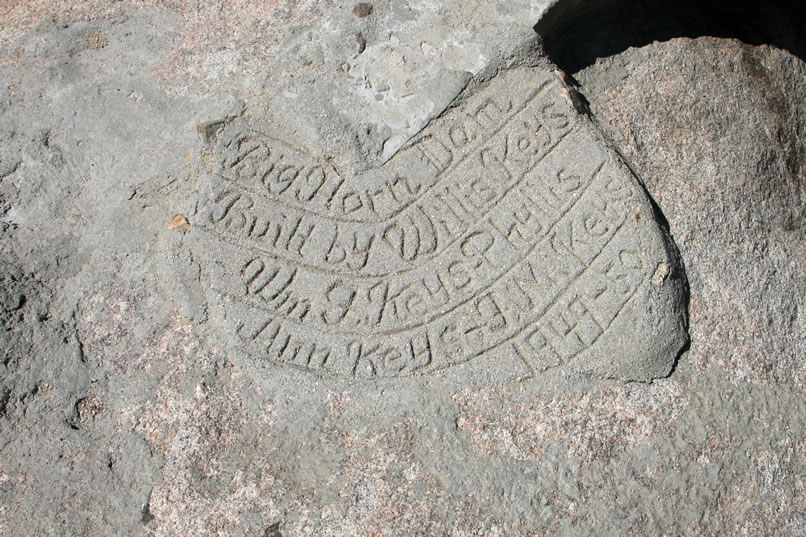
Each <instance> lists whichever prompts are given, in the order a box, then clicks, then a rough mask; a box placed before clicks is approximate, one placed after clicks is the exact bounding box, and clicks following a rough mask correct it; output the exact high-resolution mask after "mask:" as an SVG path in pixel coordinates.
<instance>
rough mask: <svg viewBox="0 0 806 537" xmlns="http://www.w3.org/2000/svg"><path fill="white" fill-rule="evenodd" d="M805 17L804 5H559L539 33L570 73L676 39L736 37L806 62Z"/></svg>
mask: <svg viewBox="0 0 806 537" xmlns="http://www.w3.org/2000/svg"><path fill="white" fill-rule="evenodd" d="M804 12H806V2H804V0H777V1H776V0H772V1H769V2H768V1H761V0H736V1H725V0H565V1H563V0H560V1H559V2H557V3H556V4H554V5H553V6H552V7H550V8H549V9H548V10H547V11H546V13H545V14H544V16H543V17H542V18H541V20H540V22H538V23H537V24H536V25H535V27H534V28H535V31H536V32H537V33H538V34H540V35H541V36H542V37H543V40H544V46H545V50H546V52H547V53H548V55H549V56H550V57H551V59H552V60H553V61H554V62H555V63H556V64H557V65H558V66H559V67H560V68H561V69H563V70H564V71H565V72H567V73H576V72H577V71H579V70H581V69H584V68H585V67H587V66H589V65H592V64H593V63H595V62H596V58H601V57H607V56H612V55H614V54H618V53H619V52H622V51H624V50H626V49H627V48H629V47H640V46H644V45H647V44H649V43H652V42H653V41H666V40H668V39H671V38H674V37H701V36H713V37H724V38H736V39H739V40H740V41H743V42H745V43H747V44H751V45H761V44H768V45H773V46H775V47H778V48H781V49H786V50H788V51H789V52H791V53H792V54H794V55H795V56H797V57H798V58H800V59H802V60H806V35H804V34H805V33H806V32H804V29H806V20H805V19H804Z"/></svg>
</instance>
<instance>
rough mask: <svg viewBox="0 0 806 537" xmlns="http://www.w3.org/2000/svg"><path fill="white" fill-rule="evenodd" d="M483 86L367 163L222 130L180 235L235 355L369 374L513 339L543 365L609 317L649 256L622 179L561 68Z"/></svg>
mask: <svg viewBox="0 0 806 537" xmlns="http://www.w3.org/2000/svg"><path fill="white" fill-rule="evenodd" d="M489 84H490V87H488V88H486V89H482V90H480V91H478V92H477V93H476V94H475V95H473V96H471V97H468V98H467V99H465V100H464V101H463V102H462V103H461V105H459V106H457V107H456V108H455V109H453V110H451V111H449V112H448V113H447V114H445V115H444V116H443V117H441V118H439V119H438V120H436V121H434V122H432V124H431V125H429V127H428V128H427V129H426V130H425V131H424V132H422V133H420V135H418V136H417V137H415V138H414V139H413V140H411V141H410V142H409V143H408V144H407V145H405V146H404V147H403V148H402V149H401V150H400V151H399V152H398V154H397V155H395V156H394V157H393V158H392V159H391V160H390V161H389V162H388V163H387V164H386V165H385V166H384V167H383V168H381V169H378V170H371V171H368V172H362V173H346V172H345V171H344V170H341V171H340V170H337V169H336V168H335V167H334V166H333V165H332V164H331V163H329V162H327V161H325V160H321V159H316V158H314V157H312V156H310V155H307V154H305V153H304V152H302V151H299V150H297V149H295V148H293V147H290V146H288V145H286V144H285V143H283V142H281V141H278V140H274V139H272V138H271V137H269V136H265V135H262V134H259V133H256V132H253V131H251V130H249V129H247V128H245V127H243V126H242V125H240V124H237V123H233V124H231V125H228V126H226V127H225V128H224V129H222V131H221V132H220V133H219V136H218V138H217V139H216V141H215V143H214V146H213V147H211V148H210V152H211V155H212V157H213V158H212V160H211V166H212V169H211V172H210V175H209V177H208V178H207V180H206V183H205V187H204V188H203V189H202V192H201V197H200V201H199V209H198V213H197V215H196V216H195V220H194V225H193V228H192V230H193V231H192V233H193V234H194V236H195V237H196V239H197V241H198V243H199V244H200V245H201V246H200V247H199V248H197V250H198V251H199V252H200V253H199V256H200V257H201V258H202V259H203V261H202V263H203V270H204V272H205V277H206V278H207V279H209V281H210V284H211V286H212V291H211V292H212V293H213V294H214V295H215V296H216V297H219V299H221V300H223V301H224V303H225V304H226V311H227V317H228V319H229V320H230V321H231V324H232V326H233V329H234V332H235V334H237V336H238V338H239V340H240V341H241V342H242V344H243V346H244V348H245V349H246V350H247V352H248V353H249V354H251V355H253V356H255V357H257V358H259V359H263V360H269V361H272V362H276V363H281V364H287V365H290V366H295V367H301V368H305V369H309V370H315V371H321V372H330V373H335V374H340V375H347V376H355V377H359V378H373V377H389V376H399V375H416V374H426V373H432V372H436V371H439V370H441V369H444V368H447V367H451V366H455V365H457V364H461V363H464V362H467V361H469V360H472V359H475V358H479V357H481V356H485V355H487V354H488V353H491V352H496V351H500V350H502V349H509V351H511V352H513V353H515V354H516V355H517V356H519V357H520V359H522V360H523V362H524V364H526V365H527V366H528V367H529V368H530V369H531V370H532V371H534V372H541V371H544V370H546V369H549V368H552V367H556V366H560V365H562V364H566V363H569V362H570V361H571V360H574V359H576V358H578V357H579V356H581V355H582V354H584V353H585V352H586V351H587V350H589V349H591V348H593V347H594V346H595V345H596V342H597V341H598V340H599V339H600V338H601V337H602V336H603V334H606V333H607V331H608V330H609V328H610V326H611V324H612V323H613V322H614V320H615V319H616V318H617V317H618V316H619V314H620V313H621V311H622V310H623V308H624V307H625V305H626V304H627V303H628V302H629V301H630V299H631V298H632V297H633V295H634V294H635V293H636V291H637V290H638V289H639V288H640V287H641V286H642V285H646V282H647V281H648V278H649V276H648V275H649V274H650V272H651V269H652V268H653V267H651V266H650V265H651V262H650V261H648V260H647V259H646V256H645V254H644V252H642V250H641V249H640V248H638V247H630V246H629V244H631V243H630V240H629V237H630V234H631V233H633V227H634V219H633V218H632V215H633V213H634V210H635V209H634V207H635V204H636V203H637V202H636V195H637V192H636V190H635V188H636V187H635V186H634V183H633V180H632V177H631V176H630V175H629V174H628V173H627V172H626V171H625V169H624V168H623V167H622V166H621V165H620V163H618V162H617V161H615V160H614V157H613V156H612V155H610V154H609V153H608V152H606V151H605V150H603V149H602V148H600V147H599V144H598V143H597V142H596V140H595V138H594V137H593V135H592V134H591V133H590V128H589V127H587V126H586V125H584V124H580V120H579V119H578V117H577V115H576V112H575V111H574V109H573V107H572V106H571V105H570V101H569V100H568V98H567V97H566V95H565V93H564V89H563V88H562V85H561V84H560V82H559V81H557V80H554V79H553V78H552V77H551V76H549V75H547V74H535V73H534V72H532V71H530V70H528V69H522V70H514V71H510V72H508V73H505V74H502V75H499V76H498V77H496V78H495V79H493V80H492V81H491V82H490V83H489ZM625 244H626V245H627V246H625Z"/></svg>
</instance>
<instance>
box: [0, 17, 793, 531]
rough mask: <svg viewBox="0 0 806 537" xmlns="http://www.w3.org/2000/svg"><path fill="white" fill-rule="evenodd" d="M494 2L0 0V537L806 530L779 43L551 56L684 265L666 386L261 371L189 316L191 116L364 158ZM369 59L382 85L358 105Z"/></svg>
mask: <svg viewBox="0 0 806 537" xmlns="http://www.w3.org/2000/svg"><path fill="white" fill-rule="evenodd" d="M506 4H507V5H506V6H505V7H500V6H499V4H498V3H491V2H464V3H461V4H459V3H458V2H457V3H456V4H451V5H450V6H447V5H445V4H444V5H443V7H442V8H440V6H436V5H435V3H431V2H417V3H410V4H405V5H404V4H398V3H395V7H392V6H391V5H390V3H386V2H373V8H372V10H371V11H369V13H368V14H367V16H365V17H359V16H358V15H356V14H354V8H355V3H349V4H339V5H329V4H328V5H325V4H322V5H319V4H314V3H310V4H308V3H295V2H288V3H282V4H281V3H279V2H278V3H268V4H264V5H267V6H269V10H270V11H269V12H263V11H260V10H258V9H255V7H254V5H253V4H252V3H249V4H247V3H243V4H241V3H238V4H234V7H233V8H232V9H231V10H227V8H226V7H222V4H220V3H215V4H213V3H206V2H194V3H185V2H172V3H165V2H158V3H157V2H155V3H152V4H148V3H145V2H115V3H110V2H86V3H77V4H73V3H66V2H65V3H53V2H47V3H46V2H17V3H14V4H10V3H7V4H4V5H3V6H2V7H0V17H2V21H3V24H2V25H1V26H2V30H0V32H1V33H2V40H0V48H2V53H1V54H0V82H1V84H0V88H2V92H0V142H1V143H0V233H2V234H1V235H0V258H1V259H2V263H0V267H2V274H0V285H2V288H0V289H1V290H2V297H1V298H0V357H2V365H1V366H0V368H2V369H0V534H3V535H35V534H43V535H111V534H119V535H142V534H146V535H159V536H169V535H171V536H173V535H233V536H235V535H244V536H246V535H268V536H271V537H277V536H278V535H282V536H285V537H288V536H303V535H304V536H307V535H318V536H327V535H332V536H340V535H372V536H383V535H389V536H391V535H395V536H399V535H434V536H444V535H454V536H470V535H485V536H488V535H489V536H491V535H501V536H504V535H506V536H509V535H533V536H537V535H624V534H633V535H647V536H654V535H663V534H667V535H675V534H684V535H742V534H747V535H764V534H769V535H803V534H804V533H806V483H804V478H803V476H804V475H806V468H804V464H805V463H804V461H805V460H806V456H805V454H804V450H806V441H805V439H804V434H803V431H804V430H805V429H806V423H804V422H805V421H806V418H805V416H806V404H804V402H805V400H806V397H805V396H804V390H803V358H802V357H803V354H804V353H803V340H802V338H801V337H799V335H800V334H801V333H803V328H804V326H803V323H804V321H803V315H802V309H803V303H804V297H803V292H804V291H803V284H802V282H801V281H800V280H799V279H798V278H797V276H798V269H799V263H802V260H803V259H804V258H805V257H804V255H803V241H804V238H803V213H802V207H803V206H802V203H803V171H802V169H801V168H799V163H800V162H802V160H803V159H802V156H803V139H804V137H803V127H802V121H803V119H802V118H803V117H804V114H803V112H802V111H800V112H796V110H797V107H798V106H802V104H801V103H803V102H804V101H806V100H805V99H804V98H803V93H804V87H803V79H804V76H803V72H804V66H803V63H802V61H800V60H798V59H797V58H794V57H792V56H791V55H789V54H788V53H786V52H784V51H779V50H774V49H770V48H764V47H762V48H748V47H745V46H743V45H740V44H737V43H734V42H728V43H726V42H723V41H713V40H698V41H680V40H675V41H671V42H669V43H663V44H657V45H653V46H652V47H649V48H647V49H641V50H631V51H627V52H625V53H624V54H622V55H620V56H618V57H614V58H611V59H610V60H607V61H605V62H602V63H599V64H597V65H595V66H593V67H591V68H590V69H589V70H588V71H587V72H586V73H582V74H579V75H578V78H579V79H580V80H581V81H583V82H584V91H585V92H586V93H587V95H588V98H589V100H590V101H591V103H593V108H594V110H595V111H596V114H597V117H598V119H599V120H600V121H602V122H603V123H604V121H605V118H609V121H610V123H611V124H612V127H609V128H610V131H609V132H611V134H612V137H613V139H614V140H615V141H616V142H617V143H618V144H620V145H621V147H622V150H623V151H624V152H625V153H626V154H627V155H628V158H629V159H630V160H631V161H632V163H633V166H634V168H635V169H636V171H637V172H638V174H639V176H641V177H643V178H644V179H645V180H646V182H647V183H648V184H649V186H650V189H651V191H652V192H653V194H654V195H655V197H656V198H657V200H659V204H660V207H661V209H662V210H663V211H664V213H665V214H666V217H667V218H668V219H669V223H670V229H671V231H672V233H673V236H674V238H675V239H676V240H677V241H678V243H679V244H680V245H681V250H682V254H683V260H684V262H685V265H686V271H687V273H688V275H689V278H690V279H691V282H692V292H691V319H692V324H691V328H690V329H691V334H692V341H691V349H690V351H689V352H687V353H685V354H683V355H682V357H681V358H680V361H679V363H678V366H677V368H676V369H675V370H674V371H673V372H672V374H671V376H670V377H669V378H667V379H661V380H657V381H655V382H653V383H651V384H642V383H623V382H618V381H601V380H598V381H597V380H593V381H590V382H583V383H575V384H573V385H568V384H561V383H557V384H551V385H543V386H541V385H537V384H534V383H533V384H529V385H523V389H522V390H521V389H519V386H518V385H517V384H515V385H514V386H515V387H516V388H518V389H513V384H493V383H491V384H490V385H486V386H482V387H478V384H476V385H474V386H473V387H467V388H464V387H461V386H456V385H454V386H452V387H446V386H445V385H440V384H439V383H433V384H431V383H428V382H426V383H425V384H424V385H422V384H420V385H414V384H413V381H411V380H406V379H392V380H386V381H383V380H379V381H370V382H374V383H376V384H375V385H374V388H373V389H371V390H370V389H356V387H355V384H354V381H351V380H350V379H341V380H339V379H335V380H334V379H329V380H328V379H325V378H324V377H323V378H322V379H319V380H318V381H314V382H309V381H308V380H303V379H308V378H309V377H308V376H304V375H308V374H307V373H304V374H303V373H299V372H295V371H293V370H288V369H283V368H275V369H273V370H271V372H272V374H270V375H267V374H266V373H267V369H266V368H265V367H257V366H256V365H255V364H254V361H250V360H246V359H242V358H241V357H238V356H235V355H233V354H232V353H231V351H230V349H229V348H228V344H227V339H226V338H224V337H221V336H220V333H219V332H220V331H218V330H214V329H213V328H212V325H213V324H215V323H214V321H212V319H214V318H215V317H214V316H215V311H213V309H212V308H210V309H208V308H205V307H204V306H203V305H204V304H205V303H206V300H204V299H203V298H202V299H197V297H198V296H199V295H197V294H194V293H195V291H194V288H193V285H195V284H194V282H198V281H199V279H200V278H201V277H202V273H201V272H200V270H199V260H197V259H195V258H194V257H193V254H192V250H189V249H187V248H185V247H183V245H184V243H185V241H186V240H188V237H190V236H191V235H192V234H193V233H194V232H195V231H194V229H193V225H194V222H193V219H194V217H193V216H192V214H191V210H192V209H193V208H194V207H195V205H196V199H197V198H196V196H195V192H196V190H197V188H198V186H199V185H198V184H197V182H196V177H197V176H196V175H195V174H196V172H197V170H198V168H199V164H198V163H199V162H202V163H203V162H204V159H203V155H200V154H197V153H194V151H196V149H194V148H198V147H199V144H200V142H199V132H198V131H197V125H198V124H200V123H203V122H206V121H209V120H211V119H223V118H235V117H237V116H240V115H242V114H243V112H244V111H245V110H246V109H245V102H246V101H249V102H251V103H261V104H260V105H259V106H261V111H262V113H263V114H264V115H263V116H262V117H274V120H273V121H274V123H275V124H280V125H287V128H286V131H285V132H281V131H279V130H278V131H277V132H272V133H271V135H272V136H274V137H280V138H282V139H284V140H287V141H292V142H294V145H295V147H298V148H300V149H302V150H304V151H305V152H307V153H310V154H313V155H316V156H317V157H321V156H322V155H328V153H329V152H331V151H332V148H333V147H342V148H346V149H344V151H343V152H337V154H335V155H333V163H334V164H335V165H338V166H339V167H344V165H345V164H348V165H349V167H352V168H359V167H361V166H363V167H365V168H366V169H372V168H374V167H377V166H379V165H380V164H381V163H382V162H383V161H384V160H385V159H386V157H388V156H389V154H388V153H385V152H384V151H385V149H384V147H385V142H386V141H387V140H391V139H392V137H393V136H394V135H400V136H399V137H398V138H397V139H395V140H392V142H389V143H390V144H391V145H388V147H394V146H395V144H397V143H399V144H400V145H399V146H398V148H402V147H403V146H404V145H405V143H406V142H405V141H403V139H404V138H406V136H409V134H410V131H409V130H408V129H412V128H414V129H416V125H420V126H422V125H423V124H425V123H426V122H427V121H428V119H430V118H431V117H433V116H434V115H436V114H439V113H440V112H441V111H442V110H443V109H444V108H445V106H447V105H448V104H449V103H450V101H451V100H452V99H453V97H454V96H455V94H456V93H457V92H458V91H459V90H460V89H461V88H462V84H463V83H464V82H465V81H467V80H468V79H469V75H467V74H465V71H467V72H469V73H471V74H472V75H478V74H483V68H484V66H486V65H488V64H487V61H486V60H487V59H490V61H491V62H492V57H493V56H495V54H496V53H495V51H493V52H490V49H488V48H485V47H492V48H493V49H495V48H497V47H500V48H498V54H499V56H502V57H506V56H507V55H508V54H509V53H510V51H511V50H513V47H515V46H516V44H517V43H522V42H523V40H522V39H521V37H522V35H521V33H520V31H514V32H513V31H512V29H513V28H516V27H517V28H520V26H518V24H520V23H521V22H524V21H526V23H525V24H524V26H523V28H524V30H523V34H527V33H528V32H529V31H530V30H529V27H530V26H531V25H532V24H533V23H534V21H535V20H536V19H537V17H538V15H539V13H540V6H539V5H537V4H535V6H536V7H532V5H533V4H532V3H531V2H523V3H519V2H508V3H506ZM459 5H461V6H462V8H461V9H450V8H451V7H452V6H459ZM222 10H223V11H222ZM50 13H52V14H53V15H52V16H50V15H49V14H50ZM267 13H268V16H267V15H266V14H267ZM414 14H416V15H417V16H414ZM46 15H47V16H46ZM275 18H277V19H279V20H280V21H281V22H278V21H277V20H276V19H275ZM362 25H363V26H362ZM345 28H347V30H344V29H345ZM428 28H430V30H428ZM397 29H399V32H396V31H395V30H397ZM426 30H428V31H430V32H431V34H429V35H431V37H430V38H429V39H422V33H423V32H425V31H426ZM365 32H366V33H365ZM356 33H361V34H362V35H361V38H359V37H358V36H356V35H355V34H356ZM391 34H395V35H396V36H397V40H395V39H393V36H392V35H391ZM509 35H514V37H511V38H510V37H502V36H509ZM509 39H512V41H508V40H509ZM432 41H433V43H432ZM425 42H427V43H426V44H427V46H423V44H422V43H425ZM430 46H433V48H429V47H430ZM692 47H696V53H695V52H693V50H692ZM418 50H419V51H420V52H417V51H418ZM365 54H366V56H365ZM417 54H422V57H420V56H417ZM428 54H433V56H426V55H428ZM481 56H484V58H485V60H484V61H480V57H481ZM404 57H405V59H406V62H407V63H406V64H405V65H409V67H411V71H409V68H403V67H402V65H404V64H403V59H404ZM426 57H429V58H431V59H430V60H426V59H425V58H426ZM389 58H399V59H400V65H397V64H394V63H391V62H389V61H387V60H388V59H389ZM415 58H416V59H417V61H415ZM500 59H501V58H500V57H499V60H500ZM370 60H372V61H370ZM417 62H420V63H417ZM414 63H417V67H416V68H415V67H414V65H413V64H414ZM344 64H348V65H347V67H342V66H343V65H344ZM387 65H391V66H393V67H394V66H395V65H397V68H396V69H388V70H386V71H385V67H384V66H387ZM449 71H452V73H451V72H449ZM349 73H352V74H349ZM291 75H294V76H295V77H298V78H295V79H296V80H309V81H313V82H314V83H300V82H294V83H291V81H290V76H291ZM442 75H445V78H444V79H443V78H441V77H442ZM409 76H410V78H407V77H409ZM339 77H341V78H339ZM365 77H366V78H365ZM387 78H388V79H389V80H388V81H387V84H388V86H389V90H388V91H386V93H391V95H392V97H393V98H394V99H392V100H390V102H392V103H393V104H395V103H396V104H395V106H390V107H384V106H377V105H376V106H374V107H373V106H369V105H367V103H370V104H371V103H372V102H383V101H385V99H386V97H384V99H383V100H376V94H381V95H383V94H384V91H382V89H383V88H384V85H383V83H382V81H383V80H385V79H387ZM425 80H431V81H433V80H439V81H441V82H440V83H432V85H431V86H428V85H427V84H425V83H424V81H425ZM443 80H444V82H442V81H443ZM409 81H411V82H409ZM407 83H408V84H409V85H410V86H412V87H414V88H417V89H419V88H425V90H423V91H422V92H418V93H416V95H415V97H414V98H411V99H409V100H407V99H406V98H407V94H405V93H403V90H402V89H400V88H405V87H406V85H407ZM367 84H369V88H368V87H367ZM361 88H363V89H361ZM429 88H430V89H429ZM655 88H657V90H655ZM370 89H371V90H372V91H370ZM662 90H663V91H667V92H668V93H661V91H662ZM339 92H341V93H339ZM398 92H400V93H398ZM295 93H296V96H295V95H294V94H295ZM321 95H334V96H339V95H340V96H341V97H343V100H337V101H336V102H335V103H330V104H328V103H324V105H325V108H324V109H325V110H326V111H327V113H325V114H324V115H322V116H315V115H311V116H305V115H304V114H301V117H299V118H298V120H297V119H295V120H294V121H291V120H290V118H291V117H292V113H291V112H293V111H294V110H306V111H308V112H306V113H311V114H315V111H316V110H319V111H321V110H323V108H322V107H314V106H311V107H307V106H306V107H303V108H300V107H299V106H292V107H291V108H289V107H288V106H287V105H285V104H283V103H284V102H285V101H284V99H285V100H293V99H295V98H296V99H301V100H302V102H305V103H306V104H307V103H309V102H316V101H317V100H319V101H320V102H319V104H322V103H321ZM737 95H739V96H742V98H737V97H736V96H737ZM408 102H410V104H409V105H406V103H408ZM255 106H258V105H255ZM406 106H408V108H406ZM328 107H329V108H328ZM396 107H397V108H396ZM401 107H402V108H401ZM342 110H344V113H343V114H341V111H342ZM246 111H248V110H246ZM272 114H273V115H272ZM395 114H399V117H400V118H405V117H414V118H415V119H416V121H414V122H413V123H411V124H410V125H405V122H403V123H395V122H394V118H395V117H398V116H395ZM255 115H257V114H255ZM361 117H363V118H370V120H371V121H369V122H368V123H369V124H368V125H359V123H360V122H358V123H355V124H353V123H352V122H353V121H354V120H356V118H361ZM278 118H279V121H278ZM691 125H695V126H696V127H697V130H692V127H691ZM319 126H324V127H323V130H320V128H319ZM386 129H388V130H386ZM206 132H207V131H206V130H204V129H203V132H202V133H203V134H206ZM345 140H346V142H345ZM670 155H671V156H670ZM776 170H777V171H776ZM759 178H766V180H764V181H762V180H760V179H759ZM731 181H733V182H731ZM748 202H750V203H748ZM698 204H702V205H698ZM188 225H189V226H190V229H189V230H188ZM177 271H180V274H177ZM182 271H184V273H182ZM181 282H190V284H189V285H188V286H187V287H186V288H183V287H182V285H181ZM191 284H193V285H191ZM202 296H203V295H202ZM199 304H202V307H199ZM477 378H484V377H483V376H482V377H477ZM413 387H416V388H417V389H416V390H415V389H412V388H413Z"/></svg>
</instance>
